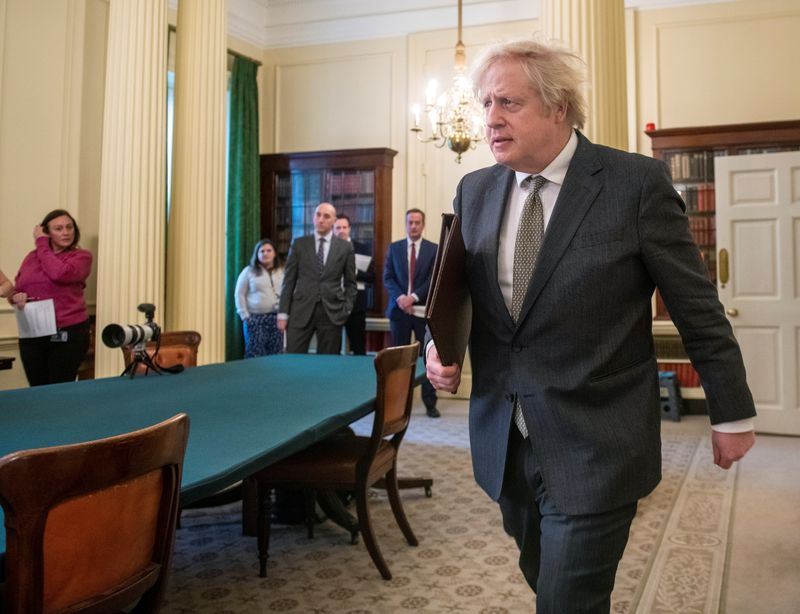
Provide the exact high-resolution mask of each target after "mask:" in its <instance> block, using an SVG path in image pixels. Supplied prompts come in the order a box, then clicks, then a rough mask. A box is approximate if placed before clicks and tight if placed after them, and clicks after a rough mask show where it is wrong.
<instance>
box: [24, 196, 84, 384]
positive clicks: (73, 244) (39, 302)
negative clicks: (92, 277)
mask: <svg viewBox="0 0 800 614" xmlns="http://www.w3.org/2000/svg"><path fill="white" fill-rule="evenodd" d="M80 238H81V233H80V230H79V229H78V224H77V222H76V221H75V218H73V217H72V216H71V215H70V214H69V213H68V212H67V211H64V210H63V209H56V210H54V211H51V212H50V213H48V214H47V215H46V216H45V218H44V219H43V220H42V223H41V224H40V225H37V226H35V227H34V229H33V239H34V242H35V244H36V248H35V249H34V250H33V251H32V252H30V253H29V254H28V255H27V256H25V260H23V261H22V265H21V266H20V268H19V273H17V277H16V279H15V280H14V292H13V294H12V295H11V296H10V297H9V299H8V300H9V302H10V303H11V304H12V305H14V306H15V307H16V308H17V309H19V310H21V311H22V314H25V313H26V311H30V314H33V312H34V310H33V309H32V308H33V307H34V305H35V307H36V309H35V311H36V316H37V319H38V320H39V321H38V322H37V324H39V325H40V324H41V322H42V321H45V322H46V321H47V318H48V317H50V318H51V321H52V316H51V313H52V315H54V319H55V327H54V328H55V330H53V329H52V328H50V332H48V334H46V335H43V336H32V337H22V335H21V336H20V340H19V353H20V357H21V359H22V366H23V367H24V369H25V376H26V377H27V378H28V383H29V384H30V385H31V386H41V385H44V384H55V383H58V382H71V381H73V380H74V379H75V377H76V376H77V374H78V367H79V366H80V364H81V361H82V360H83V357H84V356H85V355H86V350H87V349H88V348H89V313H88V311H87V309H86V302H85V301H84V298H83V291H84V288H85V287H86V278H87V277H89V273H90V272H91V270H92V254H91V252H89V251H87V250H85V249H81V248H80V247H78V241H79V240H80ZM29 303H30V307H31V309H30V310H26V308H25V306H26V304H29ZM48 312H51V313H48ZM30 314H29V315H30ZM22 317H23V318H25V317H26V316H25V315H22ZM51 326H52V325H51Z"/></svg>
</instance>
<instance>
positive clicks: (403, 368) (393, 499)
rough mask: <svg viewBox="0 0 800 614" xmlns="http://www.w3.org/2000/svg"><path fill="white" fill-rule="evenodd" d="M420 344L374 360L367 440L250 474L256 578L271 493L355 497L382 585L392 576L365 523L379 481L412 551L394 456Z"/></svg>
mask: <svg viewBox="0 0 800 614" xmlns="http://www.w3.org/2000/svg"><path fill="white" fill-rule="evenodd" d="M418 354H419V343H414V344H413V345H404V346H399V347H393V348H387V349H385V350H381V351H380V352H379V353H378V355H377V356H376V357H375V371H376V373H377V376H378V384H377V399H376V401H375V418H374V421H373V427H372V434H371V436H369V437H363V436H356V437H353V436H344V437H338V436H334V437H330V438H328V439H326V440H324V441H321V442H319V443H317V444H315V445H313V446H311V447H309V448H307V449H305V450H302V451H300V452H298V453H296V454H294V455H293V456H290V457H289V458H286V459H284V460H282V461H278V462H277V463H275V464H273V465H270V466H269V467H267V468H266V469H263V470H262V471H260V472H258V473H257V474H255V476H254V478H255V480H256V482H257V483H258V503H259V510H258V558H259V564H260V570H259V571H260V575H261V577H262V578H263V577H266V575H267V551H268V549H269V534H270V523H271V520H270V517H271V509H270V508H271V502H270V490H271V489H272V488H276V487H283V488H293V489H306V490H346V491H353V492H354V493H355V500H356V511H357V515H358V528H359V531H360V532H361V535H362V537H363V539H364V545H365V546H366V547H367V550H368V551H369V554H370V556H371V557H372V561H373V563H375V566H376V567H377V568H378V570H379V571H380V573H381V576H383V578H384V579H385V580H391V578H392V574H391V572H390V571H389V567H388V566H387V565H386V561H385V560H384V559H383V555H382V554H381V551H380V548H379V547H378V541H377V539H376V538H375V533H374V532H373V530H372V524H371V523H370V517H369V509H368V507H367V491H368V490H369V488H370V487H371V486H372V485H373V484H375V483H376V482H378V481H379V480H380V479H381V478H384V479H385V481H386V490H387V493H388V495H389V502H390V504H391V507H392V512H393V513H394V517H395V520H396V521H397V524H398V525H399V526H400V529H401V530H402V531H403V535H404V536H405V538H406V541H407V542H408V543H409V544H410V545H411V546H416V545H417V543H418V542H417V538H416V537H415V536H414V532H413V531H412V530H411V525H409V523H408V519H407V518H406V515H405V512H404V511H403V506H402V503H401V501H400V493H399V491H398V489H397V453H398V449H399V447H400V442H401V441H402V440H403V436H404V435H405V432H406V429H407V428H408V422H409V419H410V417H411V401H412V391H413V382H414V372H415V369H416V364H417V356H418Z"/></svg>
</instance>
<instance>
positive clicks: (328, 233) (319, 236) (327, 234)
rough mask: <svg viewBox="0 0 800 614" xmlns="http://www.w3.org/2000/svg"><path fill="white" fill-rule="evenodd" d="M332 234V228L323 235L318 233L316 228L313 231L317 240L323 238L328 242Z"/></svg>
mask: <svg viewBox="0 0 800 614" xmlns="http://www.w3.org/2000/svg"><path fill="white" fill-rule="evenodd" d="M332 234H333V230H329V231H328V232H327V233H326V234H324V235H321V234H319V233H318V232H317V231H316V230H315V231H314V236H315V237H316V238H317V242H319V240H320V239H322V238H324V239H325V240H326V241H327V242H328V243H330V242H331V235H332Z"/></svg>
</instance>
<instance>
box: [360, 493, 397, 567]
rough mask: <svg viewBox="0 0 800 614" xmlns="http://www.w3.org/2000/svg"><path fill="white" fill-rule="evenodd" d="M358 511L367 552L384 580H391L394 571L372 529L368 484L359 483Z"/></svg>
mask: <svg viewBox="0 0 800 614" xmlns="http://www.w3.org/2000/svg"><path fill="white" fill-rule="evenodd" d="M356 512H357V513H358V524H359V526H360V528H361V537H362V538H363V539H364V545H365V546H366V547H367V552H369V555H370V556H371V557H372V562H373V563H375V567H377V568H378V571H379V572H381V577H382V578H383V579H384V580H391V579H392V572H390V571H389V566H388V565H387V564H386V561H385V560H384V559H383V555H382V554H381V550H380V548H379V547H378V540H377V539H376V538H375V532H374V531H373V530H372V522H371V521H370V518H369V509H368V508H367V486H366V484H358V485H357V486H356Z"/></svg>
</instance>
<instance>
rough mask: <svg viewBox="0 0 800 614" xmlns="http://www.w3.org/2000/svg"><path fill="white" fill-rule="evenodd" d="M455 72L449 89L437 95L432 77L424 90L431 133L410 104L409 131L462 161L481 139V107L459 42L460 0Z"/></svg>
mask: <svg viewBox="0 0 800 614" xmlns="http://www.w3.org/2000/svg"><path fill="white" fill-rule="evenodd" d="M455 55H456V57H455V74H454V75H453V84H452V85H451V86H450V89H448V90H446V91H445V92H442V93H441V94H439V95H437V92H436V89H437V84H436V81H434V80H431V81H430V83H429V84H428V87H427V89H426V90H425V107H424V110H425V116H426V118H427V120H428V123H429V124H430V132H429V133H428V134H425V129H424V128H423V127H422V126H421V125H420V120H421V117H420V115H421V107H420V105H418V104H415V105H413V106H412V107H411V111H412V113H413V115H414V127H413V128H411V132H413V133H415V134H416V135H417V140H418V141H420V142H421V143H433V144H434V145H435V146H436V147H438V148H440V149H441V148H442V147H444V146H445V145H447V147H448V148H449V149H450V150H451V151H453V152H454V153H455V154H456V162H457V163H459V164H461V154H463V153H464V152H466V151H468V150H470V149H475V147H476V146H477V144H478V142H480V141H482V140H483V134H484V129H483V117H482V112H481V108H480V106H479V105H478V102H477V101H476V100H475V95H474V93H473V91H472V82H471V81H470V80H469V77H467V75H466V74H465V72H466V65H467V56H466V53H465V50H464V43H463V42H462V41H461V0H458V41H457V42H456V54H455Z"/></svg>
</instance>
